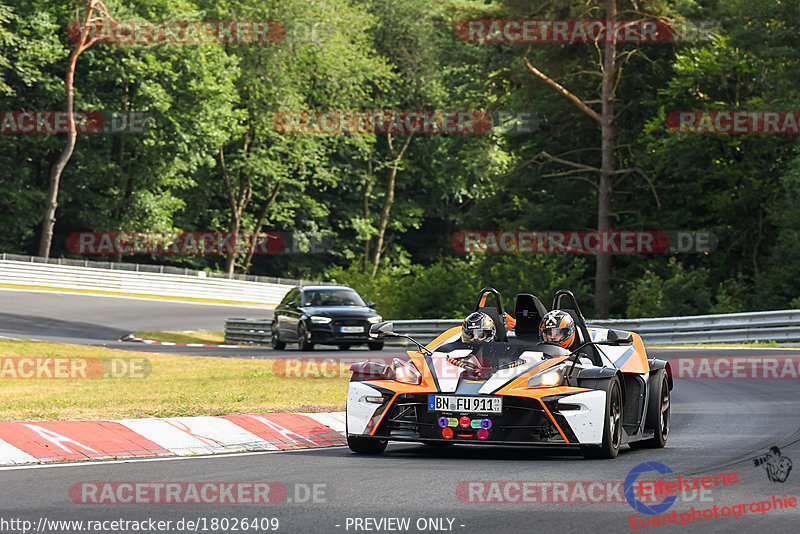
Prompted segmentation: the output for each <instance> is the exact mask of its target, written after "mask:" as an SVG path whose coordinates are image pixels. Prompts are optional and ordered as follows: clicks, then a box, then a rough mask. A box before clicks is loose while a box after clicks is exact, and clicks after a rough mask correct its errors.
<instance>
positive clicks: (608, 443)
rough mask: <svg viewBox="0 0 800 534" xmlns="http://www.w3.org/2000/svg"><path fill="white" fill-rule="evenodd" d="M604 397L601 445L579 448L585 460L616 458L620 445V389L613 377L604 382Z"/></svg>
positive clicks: (621, 431)
mask: <svg viewBox="0 0 800 534" xmlns="http://www.w3.org/2000/svg"><path fill="white" fill-rule="evenodd" d="M603 382H606V384H605V388H604V389H605V391H606V393H607V395H606V409H605V414H604V416H603V443H602V445H600V446H599V447H597V446H591V445H587V446H586V447H582V448H581V452H582V453H583V456H584V457H586V458H597V459H599V458H602V459H611V458H616V457H617V455H618V454H619V448H620V445H622V433H623V432H624V430H623V429H622V407H623V405H624V403H623V400H622V389H621V388H620V385H619V379H618V378H617V377H616V376H615V377H614V378H611V379H609V380H607V381H606V380H604V381H603ZM597 389H600V388H597Z"/></svg>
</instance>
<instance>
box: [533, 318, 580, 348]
mask: <svg viewBox="0 0 800 534" xmlns="http://www.w3.org/2000/svg"><path fill="white" fill-rule="evenodd" d="M539 337H540V338H541V339H542V341H543V342H545V343H553V344H555V345H558V346H559V347H562V348H565V349H566V348H567V347H569V346H570V345H572V342H573V341H575V321H574V320H573V319H572V316H571V315H570V314H568V313H567V312H564V311H561V310H553V311H551V312H548V313H547V314H545V316H544V317H542V322H541V323H539Z"/></svg>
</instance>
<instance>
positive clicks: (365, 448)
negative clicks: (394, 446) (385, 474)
mask: <svg viewBox="0 0 800 534" xmlns="http://www.w3.org/2000/svg"><path fill="white" fill-rule="evenodd" d="M388 444H389V440H386V439H378V438H362V437H360V436H347V446H348V447H350V450H351V451H353V452H355V453H357V454H383V451H385V450H386V446H387V445H388Z"/></svg>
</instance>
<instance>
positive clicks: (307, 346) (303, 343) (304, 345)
mask: <svg viewBox="0 0 800 534" xmlns="http://www.w3.org/2000/svg"><path fill="white" fill-rule="evenodd" d="M297 349H298V350H314V344H313V343H311V342H310V341H308V340H307V339H306V325H304V324H303V323H300V326H298V327H297Z"/></svg>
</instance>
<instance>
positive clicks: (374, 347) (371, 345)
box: [367, 341, 383, 350]
mask: <svg viewBox="0 0 800 534" xmlns="http://www.w3.org/2000/svg"><path fill="white" fill-rule="evenodd" d="M367 347H369V350H383V341H378V342H375V343H367Z"/></svg>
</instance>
